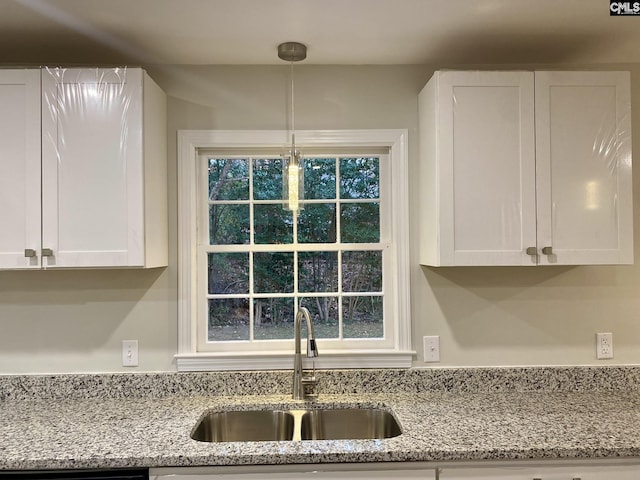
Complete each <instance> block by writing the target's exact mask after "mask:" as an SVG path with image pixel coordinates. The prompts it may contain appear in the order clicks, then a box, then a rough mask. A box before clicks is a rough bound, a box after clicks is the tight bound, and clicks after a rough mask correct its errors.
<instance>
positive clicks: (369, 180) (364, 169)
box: [340, 158, 380, 198]
mask: <svg viewBox="0 0 640 480" xmlns="http://www.w3.org/2000/svg"><path fill="white" fill-rule="evenodd" d="M340 198H380V165H379V159H378V158H343V159H341V160H340Z"/></svg>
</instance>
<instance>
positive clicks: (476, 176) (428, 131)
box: [419, 71, 536, 266]
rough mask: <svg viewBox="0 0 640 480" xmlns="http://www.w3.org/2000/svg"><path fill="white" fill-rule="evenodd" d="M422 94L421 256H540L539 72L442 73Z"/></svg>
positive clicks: (439, 261) (478, 259)
mask: <svg viewBox="0 0 640 480" xmlns="http://www.w3.org/2000/svg"><path fill="white" fill-rule="evenodd" d="M419 101H420V135H421V137H420V143H421V145H420V150H421V160H422V163H421V170H422V172H421V174H422V184H421V187H422V193H423V206H424V207H425V208H426V215H427V217H428V220H427V222H425V223H423V232H422V240H421V242H422V254H421V257H422V258H421V262H422V263H425V264H429V265H436V266H439V265H531V264H532V263H535V257H531V256H530V255H527V253H526V250H527V247H530V246H535V242H536V230H535V224H536V221H535V214H536V206H535V179H534V177H535V140H534V77H533V73H531V72H456V71H444V72H436V73H435V74H434V76H433V78H432V79H431V80H430V81H429V83H428V84H427V86H426V87H425V89H424V90H423V91H422V92H421V93H420V97H419Z"/></svg>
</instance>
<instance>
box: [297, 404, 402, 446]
mask: <svg viewBox="0 0 640 480" xmlns="http://www.w3.org/2000/svg"><path fill="white" fill-rule="evenodd" d="M401 433H402V431H401V430H400V425H398V422H397V421H396V419H395V418H394V416H393V415H392V414H391V413H389V412H387V411H386V410H381V409H378V408H337V409H333V408H330V409H323V410H308V411H307V412H305V414H304V415H303V416H302V424H301V429H300V437H301V439H302V440H341V439H375V438H390V437H397V436H398V435H400V434H401Z"/></svg>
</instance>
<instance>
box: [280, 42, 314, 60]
mask: <svg viewBox="0 0 640 480" xmlns="http://www.w3.org/2000/svg"><path fill="white" fill-rule="evenodd" d="M278 57H280V58H281V59H282V60H285V61H287V62H299V61H300V60H304V59H305V58H307V46H306V45H305V44H303V43H298V42H285V43H281V44H280V45H278Z"/></svg>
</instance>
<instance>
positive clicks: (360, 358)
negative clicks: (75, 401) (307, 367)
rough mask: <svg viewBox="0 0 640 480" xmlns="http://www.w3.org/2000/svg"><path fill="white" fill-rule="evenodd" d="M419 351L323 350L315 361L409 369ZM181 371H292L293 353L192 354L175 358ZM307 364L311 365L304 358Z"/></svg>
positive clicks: (327, 365)
mask: <svg viewBox="0 0 640 480" xmlns="http://www.w3.org/2000/svg"><path fill="white" fill-rule="evenodd" d="M415 353H416V352H414V351H410V350H407V351H398V350H387V351H383V350H375V351H373V350H360V351H349V352H345V351H321V352H320V356H319V357H317V358H315V361H314V364H315V368H316V369H320V370H329V369H345V368H410V367H411V361H412V358H413V356H414V355H415ZM174 358H175V359H176V366H177V369H178V371H179V372H202V371H222V370H290V369H292V368H293V352H260V353H246V354H229V353H212V352H207V353H192V354H178V355H176V356H175V357H174ZM303 361H304V362H305V364H309V363H310V362H309V361H308V360H307V359H306V357H304V354H303Z"/></svg>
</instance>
